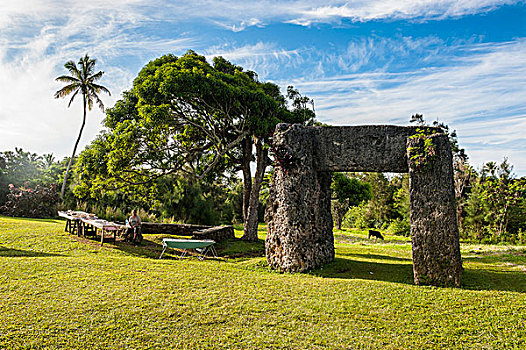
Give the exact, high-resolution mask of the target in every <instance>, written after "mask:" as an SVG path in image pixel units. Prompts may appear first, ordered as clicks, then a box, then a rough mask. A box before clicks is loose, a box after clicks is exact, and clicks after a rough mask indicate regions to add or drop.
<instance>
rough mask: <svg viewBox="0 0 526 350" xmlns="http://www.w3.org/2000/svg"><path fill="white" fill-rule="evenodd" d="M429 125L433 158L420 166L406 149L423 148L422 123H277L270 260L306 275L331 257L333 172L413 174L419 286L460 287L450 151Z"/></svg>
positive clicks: (269, 215)
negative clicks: (419, 135)
mask: <svg viewBox="0 0 526 350" xmlns="http://www.w3.org/2000/svg"><path fill="white" fill-rule="evenodd" d="M426 129H427V131H428V132H429V131H431V132H435V134H433V135H431V136H425V137H426V138H428V139H429V140H431V143H432V150H433V152H432V153H433V155H432V156H430V157H428V158H426V159H425V162H426V163H425V164H424V165H422V164H421V163H420V164H415V159H411V157H408V150H415V149H416V150H418V149H424V146H423V138H419V137H411V136H412V135H415V134H417V127H402V126H390V125H372V126H344V127H305V126H300V125H289V124H279V125H278V126H277V127H276V131H275V133H274V136H273V148H274V154H275V158H276V167H275V171H274V177H273V179H272V184H271V191H270V197H269V201H268V206H267V212H266V214H265V216H266V221H267V227H268V228H267V230H268V233H267V239H266V242H265V250H266V257H267V261H268V263H269V264H270V265H271V266H272V267H273V268H275V269H279V270H283V271H289V272H303V271H307V270H310V269H313V268H317V267H321V266H322V265H324V264H326V263H329V262H331V261H333V260H334V238H333V233H332V229H333V221H332V215H331V203H330V202H331V201H330V184H331V172H333V171H349V172H399V173H404V172H409V187H410V188H409V190H410V209H411V214H410V215H411V242H412V246H413V271H414V280H415V283H416V284H432V285H452V286H459V285H460V282H461V272H462V263H461V257H460V246H459V238H458V226H457V218H456V203H455V193H454V187H453V186H454V185H453V167H452V155H451V149H450V145H449V142H448V138H447V135H445V134H441V133H439V130H438V129H434V128H426ZM427 144H429V141H428V143H427Z"/></svg>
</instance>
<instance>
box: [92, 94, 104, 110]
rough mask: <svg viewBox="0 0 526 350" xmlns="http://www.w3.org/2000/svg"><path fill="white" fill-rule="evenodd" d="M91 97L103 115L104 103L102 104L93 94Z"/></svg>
mask: <svg viewBox="0 0 526 350" xmlns="http://www.w3.org/2000/svg"><path fill="white" fill-rule="evenodd" d="M93 97H94V98H95V101H97V105H98V106H99V108H100V110H101V111H102V113H104V103H102V101H101V100H100V98H99V96H97V95H95V94H94V95H93Z"/></svg>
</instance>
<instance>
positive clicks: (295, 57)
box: [205, 41, 302, 78]
mask: <svg viewBox="0 0 526 350" xmlns="http://www.w3.org/2000/svg"><path fill="white" fill-rule="evenodd" d="M205 55H206V56H207V58H208V59H211V58H212V57H215V56H222V57H224V58H226V59H227V60H231V61H233V62H235V63H236V64H238V65H241V66H242V67H243V68H246V69H249V70H254V71H256V72H257V73H258V74H259V75H260V78H266V77H267V76H269V75H271V74H272V73H275V72H279V70H280V67H283V66H285V65H287V66H297V65H299V64H300V63H301V62H302V57H301V54H300V51H299V50H284V49H282V48H280V47H279V46H278V45H277V44H275V43H269V42H261V41H259V42H257V43H255V44H249V45H243V46H239V47H238V46H235V45H233V44H223V45H220V46H212V47H210V48H208V49H207V50H205Z"/></svg>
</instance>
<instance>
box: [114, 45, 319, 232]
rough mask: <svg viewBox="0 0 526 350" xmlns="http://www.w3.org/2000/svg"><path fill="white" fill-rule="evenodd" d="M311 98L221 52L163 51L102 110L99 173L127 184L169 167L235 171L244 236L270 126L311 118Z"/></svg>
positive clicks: (208, 173) (251, 228)
mask: <svg viewBox="0 0 526 350" xmlns="http://www.w3.org/2000/svg"><path fill="white" fill-rule="evenodd" d="M311 102H312V101H311V100H310V99H308V98H306V97H304V96H301V94H300V93H299V92H298V91H297V90H295V89H294V88H292V87H290V88H289V89H288V91H287V96H283V95H282V94H281V92H280V89H279V87H278V86H277V85H275V84H272V83H265V82H260V81H259V80H258V76H257V75H256V73H254V72H251V71H245V70H244V69H243V68H242V67H239V66H236V65H234V64H232V63H231V62H229V61H227V60H225V59H224V58H222V57H216V58H214V59H213V61H212V63H209V62H208V61H207V60H206V58H205V57H204V56H201V55H198V54H196V53H195V52H193V51H188V52H187V53H186V54H185V55H183V56H182V57H177V56H174V55H165V56H162V57H160V58H158V59H156V60H153V61H151V62H150V63H148V64H147V65H146V66H145V67H144V68H143V69H142V70H141V72H140V73H139V75H138V76H137V78H136V79H135V80H134V84H133V88H132V89H131V90H130V91H128V92H126V93H124V95H123V98H122V99H121V100H119V101H118V102H117V103H116V105H115V107H113V108H111V109H109V110H108V112H107V118H106V120H105V125H106V127H107V128H108V131H109V135H106V136H105V139H106V141H105V142H106V143H107V150H108V152H107V154H106V155H104V157H105V158H106V159H107V162H106V164H107V165H106V166H105V169H104V170H105V172H104V177H105V178H106V179H111V181H110V182H108V184H110V183H111V185H112V186H114V187H126V186H139V185H143V184H146V183H148V182H151V181H155V180H156V179H158V178H161V177H164V176H168V175H170V174H175V173H177V174H183V175H184V176H186V177H187V178H188V179H189V181H190V182H192V181H200V180H201V181H202V180H207V181H213V180H214V178H215V177H218V176H221V174H224V173H225V172H231V173H232V172H236V171H241V173H242V174H243V180H244V181H243V183H244V196H243V214H244V223H245V234H244V238H245V239H248V240H255V239H257V218H258V204H259V192H260V189H261V183H262V181H263V177H264V174H265V170H266V168H267V166H268V165H269V164H270V159H269V155H268V142H269V140H270V136H271V133H272V131H273V130H274V128H275V126H276V124H277V123H279V122H291V123H293V122H299V123H308V122H311V121H312V120H313V119H314V110H313V108H312V107H311V104H310V103H311ZM254 149H255V153H254ZM252 161H255V163H256V172H255V174H254V177H252V172H251V168H250V164H251V162H252Z"/></svg>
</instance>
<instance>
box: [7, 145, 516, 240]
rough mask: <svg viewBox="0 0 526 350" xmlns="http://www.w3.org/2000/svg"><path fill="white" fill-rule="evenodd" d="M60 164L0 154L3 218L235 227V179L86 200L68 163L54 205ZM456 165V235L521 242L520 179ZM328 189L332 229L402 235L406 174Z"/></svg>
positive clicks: (355, 176)
mask: <svg viewBox="0 0 526 350" xmlns="http://www.w3.org/2000/svg"><path fill="white" fill-rule="evenodd" d="M68 161H69V159H68V158H65V159H63V160H60V161H57V160H55V157H53V155H50V154H47V155H42V156H39V155H38V154H35V153H31V152H25V151H23V150H22V149H19V148H17V149H15V151H14V152H12V151H7V152H0V207H2V209H0V210H2V211H3V214H11V215H16V216H35V217H39V216H50V215H51V216H52V215H53V213H54V211H55V210H56V209H57V208H58V207H59V206H60V207H64V208H79V209H84V210H87V211H91V212H95V213H96V214H98V215H99V216H101V217H105V218H108V219H113V220H119V221H123V220H124V219H125V218H126V216H127V215H129V212H130V211H131V209H132V208H140V209H141V214H142V216H143V217H144V218H145V219H147V220H150V221H171V222H176V221H178V222H187V223H200V224H218V223H233V222H234V223H235V222H237V223H241V222H242V217H243V213H242V210H243V209H242V200H243V196H242V191H243V186H242V182H241V180H240V179H239V178H237V176H236V175H235V174H231V175H230V176H228V177H227V176H223V177H219V178H222V180H221V181H217V180H214V181H206V180H203V181H201V182H190V181H188V179H185V177H184V176H177V175H176V174H174V175H171V176H167V177H162V178H160V179H158V180H156V181H155V182H154V183H152V184H149V185H148V186H147V187H144V188H142V189H141V188H140V187H139V188H136V191H135V192H133V193H132V192H129V191H127V190H125V189H122V190H119V189H115V190H113V191H107V192H106V191H101V192H100V193H99V194H98V195H97V196H93V197H90V196H89V195H88V196H86V195H85V194H84V193H82V192H80V195H78V194H76V192H78V191H75V189H77V190H78V189H82V182H83V181H86V179H82V171H81V169H79V167H77V166H75V167H74V169H75V171H74V173H73V174H74V176H73V177H72V179H71V182H70V184H69V186H68V188H67V192H66V195H65V198H64V201H63V202H61V203H60V204H59V200H58V193H57V191H56V185H57V184H59V183H61V181H62V177H63V174H64V172H65V169H66V166H67V162H68ZM456 165H457V166H456V167H455V187H456V195H457V204H458V205H457V206H458V218H459V227H460V234H461V238H462V239H467V240H472V241H479V242H485V243H500V242H507V243H515V244H519V243H522V244H524V243H526V178H525V177H522V178H516V176H515V175H514V174H513V171H512V169H513V167H512V166H511V164H510V163H509V162H508V160H507V159H504V161H502V162H501V163H500V164H498V163H495V162H489V163H486V164H484V166H483V167H482V168H481V169H480V170H479V171H476V170H475V169H473V168H472V167H471V166H470V165H469V164H468V163H467V162H463V165H462V166H461V167H459V164H456ZM270 175H271V172H270V173H268V174H267V175H266V176H265V179H264V181H263V189H262V191H261V196H260V207H261V209H262V210H260V212H261V213H263V212H264V208H265V206H266V200H267V197H268V190H269V183H270ZM216 179H217V177H216ZM346 179H347V180H348V181H347V180H346ZM360 186H361V187H360ZM332 188H333V194H332V196H333V205H332V210H333V217H334V219H335V225H336V226H342V227H357V228H378V229H382V230H387V231H389V232H391V233H392V234H397V235H406V236H407V235H409V233H410V224H409V181H408V175H407V174H398V175H392V176H387V175H386V174H382V173H347V174H340V173H335V174H334V175H333V186H332ZM145 191H147V192H149V193H146V192H145ZM346 191H347V192H346ZM101 194H102V195H101ZM10 202H11V204H10V205H8V206H6V204H9V203H10ZM13 206H14V207H15V208H13ZM260 221H263V215H261V217H260Z"/></svg>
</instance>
